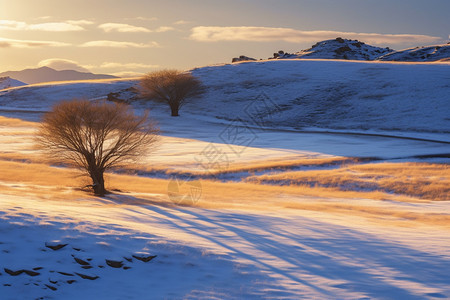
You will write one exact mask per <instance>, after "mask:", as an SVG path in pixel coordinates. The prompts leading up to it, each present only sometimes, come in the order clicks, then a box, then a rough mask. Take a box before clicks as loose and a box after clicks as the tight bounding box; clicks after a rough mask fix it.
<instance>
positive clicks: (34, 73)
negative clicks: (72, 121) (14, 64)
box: [0, 67, 117, 84]
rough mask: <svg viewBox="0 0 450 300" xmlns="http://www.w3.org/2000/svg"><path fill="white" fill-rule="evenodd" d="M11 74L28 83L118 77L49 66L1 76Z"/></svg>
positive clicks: (10, 75) (8, 74)
mask: <svg viewBox="0 0 450 300" xmlns="http://www.w3.org/2000/svg"><path fill="white" fill-rule="evenodd" d="M2 76H9V77H12V78H16V79H18V80H20V81H22V82H26V83H27V84H33V83H41V82H50V81H68V80H90V79H112V78H117V77H116V76H112V75H104V74H93V73H83V72H78V71H74V70H63V71H56V70H54V69H52V68H49V67H41V68H37V69H25V70H22V71H7V72H3V73H0V77H2Z"/></svg>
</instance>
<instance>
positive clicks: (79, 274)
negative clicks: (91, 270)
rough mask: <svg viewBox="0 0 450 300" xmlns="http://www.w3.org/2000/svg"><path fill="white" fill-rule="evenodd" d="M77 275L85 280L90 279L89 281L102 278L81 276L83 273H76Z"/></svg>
mask: <svg viewBox="0 0 450 300" xmlns="http://www.w3.org/2000/svg"><path fill="white" fill-rule="evenodd" d="M75 274H77V275H78V276H80V277H81V278H83V279H89V280H95V279H97V278H100V277H99V276H90V275H86V274H81V273H77V272H75Z"/></svg>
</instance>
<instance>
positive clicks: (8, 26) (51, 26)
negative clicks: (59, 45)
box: [0, 20, 84, 32]
mask: <svg viewBox="0 0 450 300" xmlns="http://www.w3.org/2000/svg"><path fill="white" fill-rule="evenodd" d="M0 30H16V31H17V30H39V31H60V32H61V31H64V32H66V31H83V30H84V28H83V27H81V26H79V25H77V24H73V23H70V22H51V23H38V24H27V23H25V22H20V21H13V20H0Z"/></svg>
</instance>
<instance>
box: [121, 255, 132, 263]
mask: <svg viewBox="0 0 450 300" xmlns="http://www.w3.org/2000/svg"><path fill="white" fill-rule="evenodd" d="M123 258H125V259H126V260H127V261H128V262H132V261H133V259H132V258H131V257H125V256H124V257H123Z"/></svg>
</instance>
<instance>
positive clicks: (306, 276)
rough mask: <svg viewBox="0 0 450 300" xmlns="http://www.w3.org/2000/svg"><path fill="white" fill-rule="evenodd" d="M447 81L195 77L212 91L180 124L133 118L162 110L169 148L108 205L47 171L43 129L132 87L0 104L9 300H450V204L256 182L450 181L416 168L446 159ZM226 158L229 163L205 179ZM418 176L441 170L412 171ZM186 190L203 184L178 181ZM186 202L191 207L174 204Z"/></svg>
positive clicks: (437, 76)
mask: <svg viewBox="0 0 450 300" xmlns="http://www.w3.org/2000/svg"><path fill="white" fill-rule="evenodd" d="M449 67H450V65H448V64H434V63H433V64H424V63H422V64H405V63H390V62H370V63H369V62H354V61H346V62H344V61H332V60H331V61H325V60H276V61H275V60H274V61H262V62H252V63H239V64H233V65H220V66H209V67H205V68H200V69H195V70H193V71H192V72H193V74H194V75H196V76H198V77H199V78H200V79H201V80H202V82H203V83H204V85H205V93H204V94H203V95H202V96H201V97H199V98H198V99H196V100H195V101H192V102H191V103H189V104H186V105H185V106H184V107H183V108H182V109H181V111H180V114H181V116H180V117H177V118H171V117H169V114H170V112H169V109H168V107H166V105H163V104H161V103H155V102H150V103H148V102H147V103H146V102H144V101H133V102H132V105H133V107H134V108H135V110H136V112H137V113H142V111H143V110H144V109H146V108H149V107H150V108H151V111H150V116H151V117H153V118H154V119H156V120H157V121H158V124H159V127H160V129H161V132H162V135H163V136H162V138H161V143H160V145H158V148H157V149H156V150H155V151H154V152H153V153H152V155H150V156H149V157H143V158H142V161H141V164H140V165H136V166H131V165H130V166H128V167H127V168H125V169H122V170H118V171H116V172H115V173H108V174H107V178H106V179H107V182H108V184H109V186H110V188H112V189H114V193H113V194H110V195H108V196H107V197H105V198H96V197H93V196H91V195H90V194H89V193H86V192H83V191H81V190H80V189H79V187H80V186H83V184H82V183H83V181H82V179H80V176H79V175H80V174H79V173H78V172H76V170H72V169H70V168H67V167H64V166H59V165H49V163H48V162H46V161H45V160H44V159H42V157H41V156H40V154H39V152H38V151H37V150H35V149H34V146H33V136H34V132H35V130H36V127H37V126H38V124H37V123H35V122H37V121H38V120H39V118H40V116H41V115H42V113H43V112H45V111H48V110H50V109H51V107H52V105H53V104H55V103H57V102H58V101H61V100H64V99H71V98H73V97H85V98H88V99H104V98H106V95H107V94H109V93H110V92H118V93H119V98H120V97H122V96H123V97H125V98H127V99H128V98H129V97H130V95H131V94H130V87H133V86H135V85H136V83H137V81H136V79H130V80H103V81H86V82H77V83H58V84H56V83H52V84H42V85H34V86H25V87H19V88H12V89H7V90H2V91H0V232H1V235H0V295H1V298H2V299H18V298H20V299H29V298H31V299H38V298H40V297H42V298H43V299H80V298H88V299H92V298H96V299H127V298H128V299H180V298H182V299H261V298H266V299H299V298H301V299H424V298H427V299H434V298H436V299H443V298H450V279H449V277H448V276H447V273H448V269H449V268H450V236H449V235H448V232H449V224H450V215H449V213H448V211H449V209H450V202H449V199H448V197H447V198H446V195H447V196H448V195H449V194H448V193H449V191H447V190H442V191H437V192H440V193H437V195H438V196H436V198H429V197H418V196H414V195H410V194H407V193H403V194H402V193H393V192H391V193H389V192H384V191H375V192H367V191H365V190H364V188H358V189H352V188H351V182H350V183H349V187H344V188H343V190H339V189H330V190H327V189H325V188H320V187H306V186H284V185H262V184H254V183H250V182H248V181H247V180H246V179H248V178H252V176H253V177H257V176H260V175H270V176H276V175H277V174H283V173H284V172H287V171H299V170H300V171H301V172H309V171H311V170H321V171H324V172H333V171H334V170H339V169H341V168H344V167H345V166H346V165H350V166H351V165H352V164H353V165H361V166H366V167H367V169H368V170H369V171H366V173H364V172H363V171H361V170H360V169H359V172H361V173H359V174H356V175H355V176H359V177H360V178H361V179H364V178H366V179H367V178H369V177H370V176H372V177H373V176H376V174H377V173H374V174H375V175H374V174H372V173H370V172H371V171H370V168H373V169H375V170H378V169H377V168H379V169H382V168H383V166H384V164H385V162H386V161H389V162H395V163H397V162H398V169H399V170H400V171H401V170H404V171H403V172H404V173H405V174H406V175H405V174H403V175H404V177H405V178H407V180H408V182H404V183H403V184H404V185H405V190H407V189H406V186H407V184H414V183H416V182H420V181H417V179H418V178H422V177H427V176H428V177H430V178H429V180H430V181H434V182H443V184H445V183H446V182H449V175H448V168H447V169H446V167H445V166H447V165H446V163H448V158H445V157H435V158H432V159H433V160H432V161H431V160H427V159H421V158H419V156H426V155H429V156H439V155H442V154H448V153H449V152H450V151H449V150H450V146H449V139H448V137H449V131H448V128H450V127H449V126H448V125H449V120H448V115H449V101H450V99H449V98H448V95H449V94H450V93H449V92H450V86H449V85H448V79H450V78H449V77H448V76H449V74H450V72H449ZM296 99H298V100H296ZM318 107H319V108H320V109H319V108H318ZM268 112H270V113H268ZM12 118H19V119H12ZM236 133H237V136H236ZM212 150H214V151H216V154H218V153H220V154H221V155H222V157H226V158H227V159H226V160H223V161H221V163H222V164H216V163H217V162H216V161H213V162H212V164H211V165H206V166H205V165H203V164H202V163H205V161H206V163H208V159H210V158H211V157H210V156H209V155H210V154H211V153H212V152H214V151H212ZM355 157H357V158H358V159H356V158H355ZM376 159H378V160H376ZM209 162H210V163H211V161H209ZM374 162H376V163H374ZM406 162H408V163H411V162H413V164H414V163H416V162H419V165H420V166H422V165H426V166H427V167H429V168H430V169H433V168H434V169H436V166H435V165H434V164H432V163H431V162H438V163H440V164H439V167H440V170H441V169H442V170H443V171H442V172H441V173H437V172H430V173H429V174H427V173H424V174H416V173H414V172H412V173H408V172H410V171H408V170H410V169H408V166H410V165H408V163H406ZM427 162H430V163H427ZM396 166H397V165H396ZM434 169H433V170H434ZM421 170H422V169H421ZM306 174H308V173H306ZM330 174H331V173H330ZM172 176H175V177H174V178H173V177H172ZM177 176H178V177H177ZM183 176H184V177H185V178H190V179H191V180H192V181H190V183H189V184H184V185H183V183H184V182H183V181H182V180H181V179H180V180H179V181H176V180H177V178H179V177H183ZM386 176H388V174H387V175H386ZM389 176H390V175H389ZM214 178H218V179H219V180H214ZM182 179H183V178H182ZM177 182H178V183H180V185H179V186H176V187H177V191H175V190H174V188H173V186H174V185H173V184H174V183H175V184H176V183H177ZM369 183H370V182H369ZM193 188H196V189H197V191H199V194H200V195H198V198H195V199H194V198H193V194H192V189H193ZM421 188H424V189H425V188H430V189H431V188H432V185H431V184H430V186H428V187H422V186H417V187H416V189H417V190H419V189H421ZM176 193H179V194H181V195H182V196H185V199H184V200H191V201H190V202H189V203H185V202H183V203H182V204H183V205H177V204H176V203H174V198H173V197H172V196H171V195H173V194H176ZM186 195H187V196H186ZM189 197H190V199H189ZM63 245H65V246H63ZM58 247H61V248H60V249H58V250H52V249H51V248H55V249H56V248H58ZM133 255H134V257H133ZM153 255H156V257H154V258H153V259H151V260H150V261H148V262H144V261H141V260H139V259H137V258H136V257H141V256H146V257H150V256H153ZM75 258H76V259H75ZM107 260H108V262H109V264H110V265H108V262H107ZM130 260H131V261H130ZM77 261H78V262H77ZM84 262H85V263H84ZM83 264H85V267H92V268H83ZM114 266H120V267H117V268H116V267H114ZM7 270H8V271H7ZM21 270H26V271H27V272H28V273H27V272H23V273H21V274H19V275H16V276H13V275H11V274H9V273H11V272H12V273H14V272H17V271H21ZM33 272H36V273H39V274H38V275H36V274H34V273H33ZM19 273H20V272H19ZM30 274H31V275H30ZM32 275H36V276H32ZM86 276H89V277H86ZM97 276H98V278H97ZM89 278H91V279H92V280H91V279H89ZM71 280H75V282H72V281H71ZM69 281H70V282H69Z"/></svg>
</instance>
